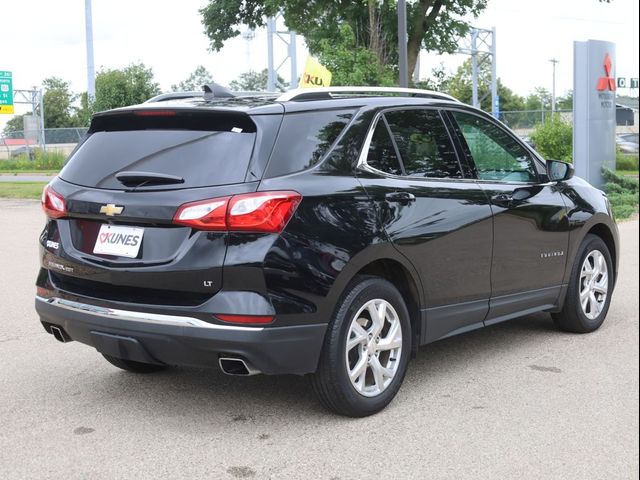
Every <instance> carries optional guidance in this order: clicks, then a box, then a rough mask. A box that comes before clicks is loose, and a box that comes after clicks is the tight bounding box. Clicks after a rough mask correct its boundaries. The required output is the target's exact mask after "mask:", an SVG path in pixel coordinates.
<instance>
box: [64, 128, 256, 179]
mask: <svg viewBox="0 0 640 480" xmlns="http://www.w3.org/2000/svg"><path fill="white" fill-rule="evenodd" d="M211 124H212V125H214V124H215V122H213V121H212V122H211ZM212 128H215V126H214V127H212ZM225 128H227V127H225ZM245 130H246V129H243V128H240V127H231V128H229V130H188V129H187V130H179V129H148V130H146V129H145V130H129V129H127V130H107V131H96V132H93V133H91V134H90V135H89V136H88V138H87V139H86V140H85V141H84V143H83V144H82V145H80V146H79V148H78V149H77V150H76V151H75V152H74V154H73V155H72V156H71V158H70V159H69V161H68V162H67V164H66V165H65V167H64V169H63V170H62V171H61V172H60V177H61V178H62V179H63V180H65V181H68V182H70V183H74V184H77V185H82V186H87V187H96V188H105V189H122V188H124V185H123V184H122V183H121V182H120V181H118V180H117V179H116V177H115V175H116V174H117V173H118V172H122V171H135V172H151V173H155V174H162V175H173V176H176V177H180V178H182V179H184V182H182V183H175V184H168V185H162V188H163V189H173V188H192V187H205V186H215V185H227V184H233V183H242V182H243V181H244V179H245V176H246V173H247V168H248V166H249V162H250V160H251V154H252V151H253V146H254V143H255V139H256V133H255V127H254V128H253V131H245ZM138 188H142V189H144V188H157V185H146V186H145V185H140V186H139V187H138Z"/></svg>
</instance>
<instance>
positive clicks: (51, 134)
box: [0, 128, 89, 145]
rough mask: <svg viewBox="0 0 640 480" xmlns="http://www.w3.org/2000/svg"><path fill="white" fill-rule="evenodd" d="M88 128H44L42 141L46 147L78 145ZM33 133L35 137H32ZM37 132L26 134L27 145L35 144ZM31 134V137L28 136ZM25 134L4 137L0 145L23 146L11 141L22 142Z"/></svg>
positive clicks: (17, 131) (19, 131)
mask: <svg viewBox="0 0 640 480" xmlns="http://www.w3.org/2000/svg"><path fill="white" fill-rule="evenodd" d="M87 130H89V129H88V128H45V129H44V141H45V143H46V144H47V145H55V144H60V143H78V142H79V141H80V140H82V138H83V137H84V136H85V135H86V134H87ZM34 133H35V135H33V134H34ZM38 133H39V132H28V134H27V137H29V144H32V143H37V138H38V136H39V135H38ZM29 134H31V135H29ZM24 139H25V132H24V131H23V130H16V131H15V132H10V133H9V134H7V135H4V137H3V138H2V141H0V143H6V144H25V143H26V142H15V141H12V140H24Z"/></svg>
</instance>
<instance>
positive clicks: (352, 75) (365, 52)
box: [318, 24, 395, 86]
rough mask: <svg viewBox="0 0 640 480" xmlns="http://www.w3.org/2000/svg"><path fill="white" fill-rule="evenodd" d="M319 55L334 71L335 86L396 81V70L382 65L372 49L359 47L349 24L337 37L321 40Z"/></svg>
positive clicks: (322, 61) (381, 83) (321, 60)
mask: <svg viewBox="0 0 640 480" xmlns="http://www.w3.org/2000/svg"><path fill="white" fill-rule="evenodd" d="M318 58H319V60H320V63H322V64H323V65H324V66H325V67H326V68H328V69H329V70H330V71H331V73H332V77H331V84H332V85H374V86H375V85H382V86H392V85H394V84H395V70H394V69H393V68H392V67H390V66H388V65H383V64H381V63H380V61H379V60H378V58H377V57H376V55H375V53H374V52H372V51H371V50H369V49H367V48H365V47H362V46H358V45H357V41H356V38H355V34H354V32H353V30H352V29H351V27H350V26H349V25H348V24H345V25H343V26H342V27H341V29H340V32H339V35H338V36H337V37H335V38H333V39H331V40H329V39H322V40H320V43H319V48H318Z"/></svg>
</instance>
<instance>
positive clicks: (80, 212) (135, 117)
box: [42, 108, 281, 306]
mask: <svg viewBox="0 0 640 480" xmlns="http://www.w3.org/2000/svg"><path fill="white" fill-rule="evenodd" d="M270 117H271V123H274V122H275V123H278V124H279V121H280V118H281V117H280V116H279V115H276V116H270ZM257 123H258V124H264V118H261V119H260V121H258V122H257ZM276 129H277V128H267V130H274V132H275V130H276ZM272 141H273V139H272V138H269V136H268V135H267V136H265V135H264V132H259V130H258V127H257V125H256V122H254V120H253V119H252V118H251V117H250V116H249V115H247V114H245V113H242V112H237V111H193V110H192V109H189V110H187V109H184V110H171V109H167V110H161V109H158V108H155V109H146V110H130V111H123V112H117V113H109V114H106V115H102V116H97V117H95V118H94V119H93V121H92V125H91V128H90V130H89V135H88V137H87V138H86V140H85V141H84V142H83V143H82V144H81V145H80V146H79V147H78V148H77V149H76V150H75V151H74V153H73V154H72V155H71V157H70V159H69V161H68V163H67V165H66V166H65V167H64V169H63V170H62V171H61V172H60V175H59V177H58V178H56V179H55V180H54V181H53V182H52V183H51V184H50V186H49V189H50V190H49V194H51V195H54V196H56V195H57V196H59V197H60V199H61V200H62V202H63V206H64V212H63V213H61V214H59V217H60V218H55V219H54V220H52V221H51V222H49V225H48V228H47V229H46V230H45V236H46V238H43V239H42V240H43V245H44V247H45V253H44V258H43V264H44V267H45V268H47V269H48V270H49V275H50V280H51V282H52V283H53V284H54V285H55V286H56V287H58V288H59V289H61V290H65V291H67V292H69V293H72V294H77V295H82V296H85V297H95V298H99V299H103V300H111V301H117V302H129V303H148V304H160V305H162V304H165V305H182V306H192V305H193V306H195V305H199V304H201V303H203V302H204V301H206V300H207V299H208V298H210V297H211V296H212V295H213V294H215V292H216V291H218V290H219V289H220V287H221V285H222V267H223V263H224V257H225V253H226V236H227V233H226V232H225V231H203V230H201V229H198V228H192V227H191V226H188V225H181V224H176V222H174V217H175V215H176V212H177V211H178V209H179V207H180V206H181V205H184V204H188V203H192V202H198V201H202V200H207V199H216V198H228V197H230V196H232V195H236V194H242V193H249V192H254V191H255V190H256V189H257V187H258V178H256V176H257V175H256V174H255V172H252V171H251V169H252V163H253V157H254V155H255V153H254V152H258V151H263V150H264V149H263V148H259V147H260V146H259V145H258V144H259V143H260V142H271V143H272ZM45 195H47V194H45ZM54 203H55V199H54ZM50 216H52V217H56V216H58V214H56V213H55V212H53V214H50ZM56 246H57V248H54V247H56Z"/></svg>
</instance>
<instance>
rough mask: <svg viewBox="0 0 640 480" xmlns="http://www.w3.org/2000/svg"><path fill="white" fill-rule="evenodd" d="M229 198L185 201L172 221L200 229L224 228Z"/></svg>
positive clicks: (225, 227)
mask: <svg viewBox="0 0 640 480" xmlns="http://www.w3.org/2000/svg"><path fill="white" fill-rule="evenodd" d="M230 198H231V197H221V198H213V199H211V200H203V201H201V202H192V203H185V204H184V205H182V206H181V207H180V208H179V209H178V211H177V212H176V214H175V216H174V217H173V223H178V224H180V225H187V226H189V227H193V228H197V229H200V230H226V229H227V224H226V217H227V207H228V206H229V199H230Z"/></svg>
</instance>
